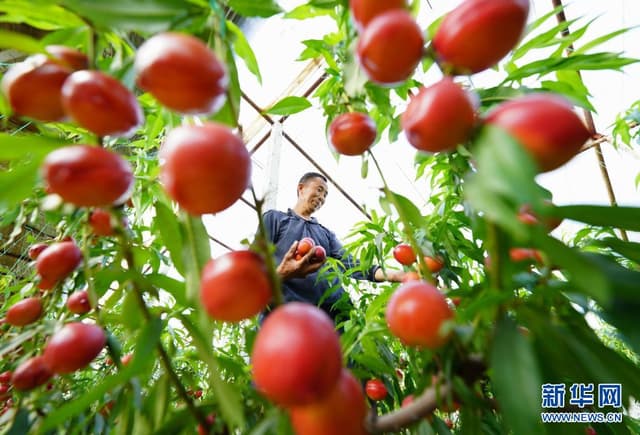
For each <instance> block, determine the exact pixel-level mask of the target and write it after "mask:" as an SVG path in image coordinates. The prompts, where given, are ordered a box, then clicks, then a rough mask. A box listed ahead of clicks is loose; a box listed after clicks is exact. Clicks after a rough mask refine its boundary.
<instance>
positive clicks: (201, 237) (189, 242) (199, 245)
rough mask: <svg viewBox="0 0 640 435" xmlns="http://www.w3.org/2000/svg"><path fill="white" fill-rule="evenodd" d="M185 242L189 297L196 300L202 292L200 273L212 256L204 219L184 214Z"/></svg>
mask: <svg viewBox="0 0 640 435" xmlns="http://www.w3.org/2000/svg"><path fill="white" fill-rule="evenodd" d="M183 219H184V220H183V227H184V231H185V236H184V239H185V243H184V245H183V247H182V258H183V259H184V264H185V279H186V285H187V297H188V298H189V300H191V301H195V300H197V298H198V295H199V294H200V273H201V271H202V268H203V267H204V265H205V264H206V263H207V261H209V259H210V258H211V246H210V245H209V234H208V233H207V230H206V228H205V227H204V224H203V223H202V219H201V218H199V217H194V216H190V215H188V214H186V213H184V214H183Z"/></svg>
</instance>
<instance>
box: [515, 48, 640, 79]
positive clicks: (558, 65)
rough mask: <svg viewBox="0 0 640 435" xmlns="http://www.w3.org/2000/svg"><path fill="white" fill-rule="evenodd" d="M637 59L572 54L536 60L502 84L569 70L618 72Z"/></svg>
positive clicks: (619, 56) (609, 55) (613, 55)
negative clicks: (610, 70)
mask: <svg viewBox="0 0 640 435" xmlns="http://www.w3.org/2000/svg"><path fill="white" fill-rule="evenodd" d="M637 62H638V59H634V58H629V57H623V56H622V55H621V54H620V53H594V54H572V55H571V56H569V57H563V58H561V57H551V58H549V59H543V60H537V61H534V62H531V63H528V64H526V65H523V66H522V67H520V68H516V69H515V70H513V71H511V72H510V73H509V76H508V77H507V78H506V79H505V80H504V82H503V83H506V82H509V81H519V80H522V79H524V78H526V77H531V76H534V75H539V76H544V75H546V74H549V73H551V72H553V71H561V70H571V71H581V70H608V69H612V70H620V69H622V67H624V66H626V65H631V64H633V63H637Z"/></svg>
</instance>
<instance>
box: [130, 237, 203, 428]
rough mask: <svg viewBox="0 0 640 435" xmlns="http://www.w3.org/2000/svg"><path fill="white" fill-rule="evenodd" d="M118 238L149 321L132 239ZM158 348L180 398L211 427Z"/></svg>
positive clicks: (144, 314)
mask: <svg viewBox="0 0 640 435" xmlns="http://www.w3.org/2000/svg"><path fill="white" fill-rule="evenodd" d="M118 239H119V242H120V246H121V249H122V254H123V256H124V259H125V261H126V263H127V267H128V268H129V271H130V272H131V273H132V274H133V279H132V280H131V286H132V287H133V291H134V293H135V296H136V300H137V301H138V305H139V306H140V311H141V313H142V317H144V319H145V320H146V321H147V322H149V321H150V320H151V313H150V312H149V308H148V307H147V304H146V302H145V301H144V297H143V294H142V289H141V288H140V285H139V284H138V272H137V270H138V269H136V266H135V260H134V258H133V251H132V250H131V244H130V240H129V237H128V235H127V233H126V231H120V232H119V233H118ZM156 349H157V350H158V353H159V354H160V361H161V362H162V365H163V367H164V369H165V370H166V372H167V374H168V375H169V378H170V379H171V382H173V386H174V387H175V389H176V391H177V392H178V396H180V398H181V399H182V400H183V401H184V403H185V404H186V405H187V408H188V409H189V412H190V413H191V414H192V415H193V416H194V417H195V419H196V420H197V421H198V423H200V424H201V425H203V427H206V428H208V427H210V424H209V422H207V416H206V415H205V414H204V413H202V411H201V410H200V409H198V408H197V407H196V405H195V404H194V403H193V400H191V397H189V395H188V394H187V390H185V388H184V385H182V381H180V377H179V376H178V374H177V373H176V372H175V370H174V369H173V366H172V365H171V359H170V358H169V355H168V354H167V351H166V350H165V348H164V346H163V345H162V342H161V341H159V342H158V345H157V346H156Z"/></svg>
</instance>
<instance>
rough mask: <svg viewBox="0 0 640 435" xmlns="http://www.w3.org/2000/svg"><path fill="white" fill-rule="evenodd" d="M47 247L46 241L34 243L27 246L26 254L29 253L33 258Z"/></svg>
mask: <svg viewBox="0 0 640 435" xmlns="http://www.w3.org/2000/svg"><path fill="white" fill-rule="evenodd" d="M48 247H49V245H47V244H46V243H36V244H34V245H31V246H30V247H29V252H28V254H27V255H29V258H30V259H32V260H35V259H37V258H38V256H39V255H40V254H41V253H42V251H44V250H45V249H47V248H48Z"/></svg>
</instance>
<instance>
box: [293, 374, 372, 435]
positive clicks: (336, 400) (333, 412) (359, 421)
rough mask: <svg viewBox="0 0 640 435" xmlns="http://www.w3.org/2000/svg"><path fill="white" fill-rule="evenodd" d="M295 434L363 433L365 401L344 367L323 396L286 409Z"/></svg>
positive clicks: (357, 384)
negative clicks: (312, 401) (314, 400)
mask: <svg viewBox="0 0 640 435" xmlns="http://www.w3.org/2000/svg"><path fill="white" fill-rule="evenodd" d="M289 415H290V417H291V425H292V426H293V428H294V430H295V432H296V434H301V435H302V434H304V435H328V434H331V435H365V434H366V433H367V432H366V431H365V428H364V421H365V418H366V415H367V405H366V402H365V399H364V394H363V393H362V387H361V386H360V384H359V383H358V381H357V380H356V378H355V377H354V376H353V375H352V374H351V372H349V370H347V369H342V372H341V374H340V378H339V380H338V381H337V383H336V384H335V386H334V388H333V389H332V391H331V392H330V393H329V394H328V395H327V396H326V397H325V398H323V399H321V400H319V401H317V402H314V403H311V404H309V405H307V406H297V407H293V408H291V409H290V410H289Z"/></svg>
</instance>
